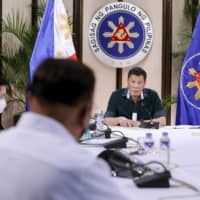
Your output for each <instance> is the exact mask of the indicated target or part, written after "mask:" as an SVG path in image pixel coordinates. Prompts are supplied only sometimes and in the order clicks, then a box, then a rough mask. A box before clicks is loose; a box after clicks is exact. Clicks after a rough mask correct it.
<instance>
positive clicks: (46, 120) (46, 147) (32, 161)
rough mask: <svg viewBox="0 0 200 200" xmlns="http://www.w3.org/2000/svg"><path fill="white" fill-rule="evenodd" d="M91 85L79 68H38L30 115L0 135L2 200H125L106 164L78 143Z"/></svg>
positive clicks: (62, 62)
mask: <svg viewBox="0 0 200 200" xmlns="http://www.w3.org/2000/svg"><path fill="white" fill-rule="evenodd" d="M94 85H95V78H94V73H93V71H92V70H91V69H90V68H88V67H87V66H86V65H84V64H81V63H78V62H73V61H69V60H67V59H48V60H45V61H44V62H42V63H41V64H40V66H39V67H38V69H37V70H36V72H35V75H34V77H33V81H32V83H31V85H30V95H31V96H30V107H31V112H28V113H24V114H23V115H22V117H21V118H20V120H19V121H18V123H17V125H16V127H14V128H11V129H8V130H7V131H2V133H1V134H0V163H1V164H0V177H1V179H0V199H1V200H58V199H59V200H66V199H68V200H75V199H85V200H86V199H87V200H111V199H118V200H124V197H123V195H122V191H121V190H120V188H118V186H117V185H116V183H115V182H114V181H116V180H114V178H112V177H111V172H110V169H109V167H108V166H107V165H106V163H105V162H104V161H103V160H100V159H97V158H96V156H95V155H93V153H90V152H89V151H87V150H85V149H83V147H80V145H79V144H78V143H77V140H79V138H80V137H81V135H82V133H83V132H84V129H85V128H86V127H87V126H88V121H89V119H90V114H91V108H92V102H93V93H94ZM120 191H121V192H120Z"/></svg>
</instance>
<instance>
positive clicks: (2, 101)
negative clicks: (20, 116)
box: [0, 98, 7, 113]
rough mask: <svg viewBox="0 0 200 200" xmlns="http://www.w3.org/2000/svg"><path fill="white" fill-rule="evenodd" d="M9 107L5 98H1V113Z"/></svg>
mask: <svg viewBox="0 0 200 200" xmlns="http://www.w3.org/2000/svg"><path fill="white" fill-rule="evenodd" d="M6 106H7V103H6V99H5V98H0V113H3V111H4V110H5V108H6Z"/></svg>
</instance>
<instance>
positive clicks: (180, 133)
mask: <svg viewBox="0 0 200 200" xmlns="http://www.w3.org/2000/svg"><path fill="white" fill-rule="evenodd" d="M111 129H112V130H118V131H121V132H123V133H124V135H125V136H127V137H129V138H133V139H136V140H137V139H138V138H140V139H141V138H143V137H144V136H145V133H146V132H151V133H152V134H153V138H154V141H155V151H154V152H153V153H151V154H148V155H140V156H138V159H140V160H142V161H150V160H158V161H163V159H164V158H160V155H161V154H160V153H159V140H160V137H161V135H162V132H164V131H167V132H168V133H169V137H170V143H171V144H170V145H171V151H170V163H171V164H170V165H171V167H172V169H171V170H170V171H171V174H172V177H174V178H176V179H180V180H183V181H185V182H187V183H188V184H190V185H193V186H195V187H196V188H197V189H199V191H200V128H196V127H190V126H177V127H162V128H160V129H157V130H155V129H141V128H123V127H111ZM100 141H103V142H104V141H105V139H103V140H101V139H95V140H93V141H92V142H94V143H97V142H100ZM131 143H132V142H131ZM131 143H130V146H132V145H131ZM88 149H90V150H91V151H94V148H92V147H88ZM135 149H136V146H135V147H134V145H133V148H128V151H132V150H133V151H134V150H135ZM95 151H96V152H95V153H97V152H98V151H102V149H101V148H99V149H98V148H96V150H95ZM114 179H115V180H116V183H117V184H118V185H119V186H120V187H121V188H123V190H124V193H125V195H126V196H127V199H129V200H135V199H137V200H168V199H189V200H190V199H191V200H192V199H198V200H200V193H198V192H195V191H193V190H192V189H190V188H187V187H183V186H180V185H177V184H176V185H175V184H174V183H173V182H171V185H172V187H170V188H162V189H160V188H153V189H149V188H142V189H141V188H137V187H136V185H135V184H134V182H133V180H131V179H126V178H119V177H116V178H114Z"/></svg>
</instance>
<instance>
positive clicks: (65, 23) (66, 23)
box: [60, 14, 71, 40]
mask: <svg viewBox="0 0 200 200" xmlns="http://www.w3.org/2000/svg"><path fill="white" fill-rule="evenodd" d="M60 18H61V20H62V21H63V24H61V25H60V29H61V30H64V31H65V39H66V40H67V39H69V38H70V37H71V30H70V26H69V19H68V16H67V15H65V14H61V15H60Z"/></svg>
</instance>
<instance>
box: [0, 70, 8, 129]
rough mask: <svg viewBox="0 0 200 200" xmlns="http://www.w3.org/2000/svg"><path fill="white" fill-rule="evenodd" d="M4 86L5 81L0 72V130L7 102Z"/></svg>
mask: <svg viewBox="0 0 200 200" xmlns="http://www.w3.org/2000/svg"><path fill="white" fill-rule="evenodd" d="M6 88H7V81H6V80H5V79H4V78H3V76H2V74H1V73H0V130H2V129H4V128H3V126H2V113H3V112H4V110H5V108H6V106H7V102H6Z"/></svg>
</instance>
